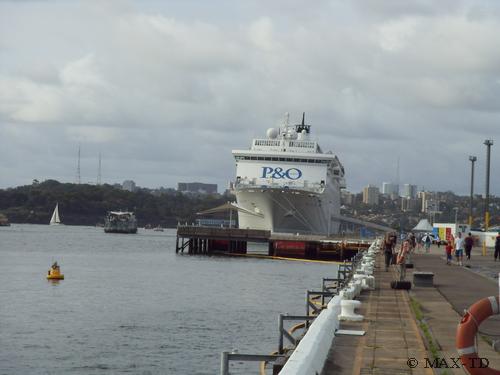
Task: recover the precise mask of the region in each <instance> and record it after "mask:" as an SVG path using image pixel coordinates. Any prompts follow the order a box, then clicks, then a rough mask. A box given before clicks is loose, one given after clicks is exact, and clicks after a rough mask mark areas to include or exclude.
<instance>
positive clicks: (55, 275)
mask: <svg viewBox="0 0 500 375" xmlns="http://www.w3.org/2000/svg"><path fill="white" fill-rule="evenodd" d="M47 280H64V275H63V274H62V273H61V267H59V265H58V264H57V262H54V264H53V265H52V267H50V270H49V271H48V273H47Z"/></svg>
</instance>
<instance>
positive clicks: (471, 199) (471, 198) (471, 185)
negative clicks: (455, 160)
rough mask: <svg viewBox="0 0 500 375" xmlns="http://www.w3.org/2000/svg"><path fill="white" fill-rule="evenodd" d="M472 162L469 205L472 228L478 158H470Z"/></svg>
mask: <svg viewBox="0 0 500 375" xmlns="http://www.w3.org/2000/svg"><path fill="white" fill-rule="evenodd" d="M469 160H470V161H471V171H470V205H469V226H470V227H471V228H472V205H473V203H474V201H473V199H474V163H475V162H476V160H477V158H476V157H475V156H472V155H471V156H469Z"/></svg>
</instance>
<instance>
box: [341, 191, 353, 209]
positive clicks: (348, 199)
mask: <svg viewBox="0 0 500 375" xmlns="http://www.w3.org/2000/svg"><path fill="white" fill-rule="evenodd" d="M340 201H341V203H342V204H343V205H346V206H352V205H353V204H354V202H355V196H354V195H353V194H352V193H351V192H350V191H347V190H342V191H341V192H340Z"/></svg>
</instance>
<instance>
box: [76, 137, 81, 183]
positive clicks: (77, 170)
mask: <svg viewBox="0 0 500 375" xmlns="http://www.w3.org/2000/svg"><path fill="white" fill-rule="evenodd" d="M80 182H81V175H80V145H78V164H77V166H76V183H77V184H80Z"/></svg>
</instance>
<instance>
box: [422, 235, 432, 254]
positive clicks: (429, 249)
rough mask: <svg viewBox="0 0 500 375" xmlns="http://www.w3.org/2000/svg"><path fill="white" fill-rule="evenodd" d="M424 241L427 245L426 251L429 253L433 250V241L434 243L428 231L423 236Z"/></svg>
mask: <svg viewBox="0 0 500 375" xmlns="http://www.w3.org/2000/svg"><path fill="white" fill-rule="evenodd" d="M423 241H424V246H425V252H426V253H429V252H430V251H431V243H432V239H431V236H429V234H428V233H426V234H425V236H424V238H423Z"/></svg>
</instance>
